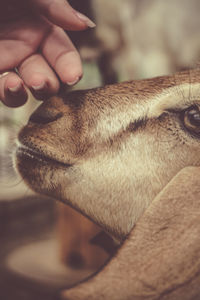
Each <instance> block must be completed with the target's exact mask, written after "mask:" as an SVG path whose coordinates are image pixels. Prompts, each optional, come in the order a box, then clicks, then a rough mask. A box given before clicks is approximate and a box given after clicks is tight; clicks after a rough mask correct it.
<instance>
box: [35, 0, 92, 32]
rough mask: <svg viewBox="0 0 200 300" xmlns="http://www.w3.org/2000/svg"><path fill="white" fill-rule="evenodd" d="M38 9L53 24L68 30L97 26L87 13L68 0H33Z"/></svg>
mask: <svg viewBox="0 0 200 300" xmlns="http://www.w3.org/2000/svg"><path fill="white" fill-rule="evenodd" d="M31 1H32V3H33V6H34V7H35V8H36V10H39V11H40V13H42V14H43V15H44V16H45V17H46V18H47V19H48V20H49V21H51V22H52V23H53V24H55V25H58V26H60V27H62V28H63V29H67V30H84V29H86V28H88V27H90V28H93V27H95V24H94V22H92V21H91V20H90V19H89V18H88V17H86V16H85V15H83V14H81V13H79V12H77V11H76V10H74V9H73V8H72V7H71V6H70V5H69V3H68V2H67V1H66V0H51V1H49V0H31Z"/></svg>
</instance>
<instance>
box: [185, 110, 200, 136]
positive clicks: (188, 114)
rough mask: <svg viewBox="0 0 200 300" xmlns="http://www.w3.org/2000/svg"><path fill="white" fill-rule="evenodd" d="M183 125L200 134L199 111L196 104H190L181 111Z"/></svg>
mask: <svg viewBox="0 0 200 300" xmlns="http://www.w3.org/2000/svg"><path fill="white" fill-rule="evenodd" d="M182 120H183V123H184V126H185V127H186V128H187V129H188V130H189V131H191V132H192V133H196V134H200V111H199V108H198V107H197V106H191V107H189V108H188V109H186V110H185V111H183V112H182Z"/></svg>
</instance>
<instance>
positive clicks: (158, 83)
mask: <svg viewBox="0 0 200 300" xmlns="http://www.w3.org/2000/svg"><path fill="white" fill-rule="evenodd" d="M199 146H200V70H198V69H195V70H191V71H184V72H180V73H177V74H175V75H173V76H163V77H157V78H153V79H146V80H138V81H130V82H124V83H119V84H114V85H110V86H105V87H101V88H96V89H91V90H84V91H73V92H71V93H68V94H62V95H59V96H55V97H52V98H51V99H49V100H48V101H46V102H44V103H43V104H42V105H41V106H40V107H39V108H38V109H37V110H36V111H35V112H34V113H33V114H32V116H31V117H30V120H29V122H28V124H27V125H26V126H25V127H24V128H23V129H22V130H21V131H20V133H19V136H18V148H17V151H16V159H15V164H16V167H17V169H18V171H19V173H20V174H21V176H22V178H23V179H24V181H25V182H26V183H27V184H28V185H29V186H30V187H31V188H32V189H33V190H35V191H37V192H39V193H42V194H46V195H50V196H53V197H56V198H58V199H60V200H62V201H63V202H65V203H67V204H69V205H70V206H72V207H74V208H75V209H77V210H78V211H81V212H82V213H83V214H84V215H86V216H88V217H89V218H90V219H92V220H93V221H95V222H96V223H98V224H99V225H101V226H102V227H103V228H104V230H106V231H107V232H109V233H110V234H112V235H113V236H114V237H115V238H117V239H119V240H121V239H123V238H125V237H126V235H127V234H128V233H129V232H130V231H131V229H132V227H133V225H134V224H135V222H136V221H137V219H138V218H139V217H140V216H141V215H142V213H143V212H144V210H145V209H146V208H147V206H148V205H149V204H150V203H151V201H152V200H153V198H154V197H155V196H156V195H157V194H158V193H159V192H160V191H161V190H162V189H163V188H164V186H166V184H167V183H168V182H169V181H170V180H171V179H172V178H173V177H174V176H175V175H176V174H177V173H178V172H179V171H180V170H181V169H183V168H184V167H186V166H199V165H200V147H199Z"/></svg>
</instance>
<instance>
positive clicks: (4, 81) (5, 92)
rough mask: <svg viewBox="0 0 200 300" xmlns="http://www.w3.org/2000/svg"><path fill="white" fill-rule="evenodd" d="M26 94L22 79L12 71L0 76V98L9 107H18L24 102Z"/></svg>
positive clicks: (26, 97)
mask: <svg viewBox="0 0 200 300" xmlns="http://www.w3.org/2000/svg"><path fill="white" fill-rule="evenodd" d="M27 99H28V94H27V92H26V89H25V87H24V84H23V81H22V79H21V78H20V77H19V76H18V75H17V74H16V73H14V72H9V73H8V74H7V75H5V76H2V77H0V100H1V101H2V102H3V103H4V104H5V105H6V106H9V107H18V106H21V105H23V104H24V103H26V101H27Z"/></svg>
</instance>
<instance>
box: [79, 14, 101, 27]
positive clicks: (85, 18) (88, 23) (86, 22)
mask: <svg viewBox="0 0 200 300" xmlns="http://www.w3.org/2000/svg"><path fill="white" fill-rule="evenodd" d="M75 14H76V15H77V17H78V18H79V19H80V20H81V21H82V22H84V23H85V24H86V25H87V26H88V27H90V28H94V27H96V24H95V23H94V22H93V21H92V20H90V19H89V18H88V17H86V16H85V15H83V14H82V13H80V12H78V11H75Z"/></svg>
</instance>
